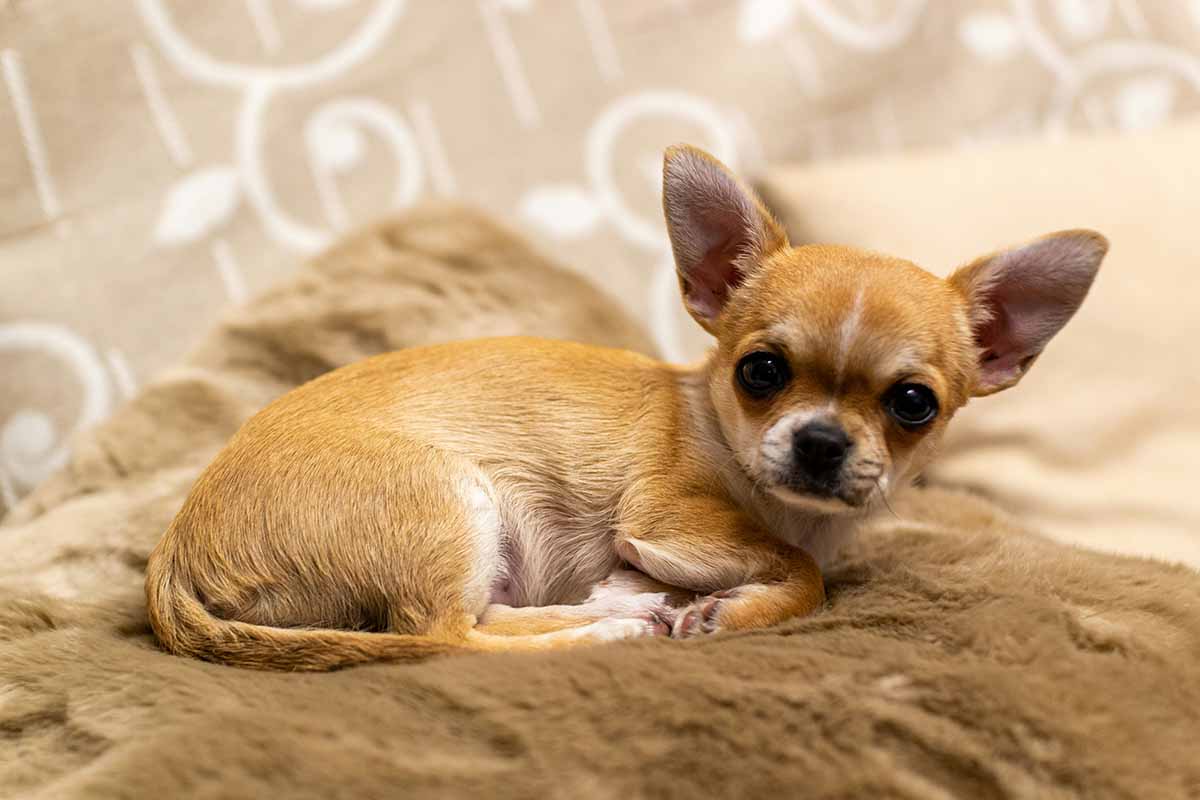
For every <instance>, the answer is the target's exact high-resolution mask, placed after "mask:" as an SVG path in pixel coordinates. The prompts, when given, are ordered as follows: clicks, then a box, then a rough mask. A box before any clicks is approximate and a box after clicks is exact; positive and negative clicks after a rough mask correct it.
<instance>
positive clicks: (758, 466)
mask: <svg viewBox="0 0 1200 800" xmlns="http://www.w3.org/2000/svg"><path fill="white" fill-rule="evenodd" d="M663 207H664V210H665V213H666V219H667V229H668V232H669V234H670V238H671V246H672V248H673V250H674V254H675V262H676V266H677V269H678V273H679V283H680V287H681V289H682V292H683V297H684V302H685V304H686V305H687V308H688V311H689V312H690V313H691V314H692V316H693V317H694V318H695V319H696V321H697V322H699V323H700V325H702V326H703V327H704V328H705V329H706V330H707V331H709V332H710V333H712V334H713V335H714V336H716V337H717V347H716V350H715V353H714V355H713V358H712V360H711V362H710V365H711V371H710V379H709V391H710V394H711V396H712V400H713V404H714V407H715V408H716V412H717V416H718V419H719V423H720V426H721V430H722V432H723V434H724V436H725V438H726V440H727V442H728V443H729V446H730V447H731V448H732V450H733V452H734V455H735V456H736V457H737V460H738V462H739V464H740V465H741V467H742V469H743V470H744V471H745V472H746V474H747V475H748V476H749V477H750V478H751V480H753V481H754V482H755V483H756V484H757V485H758V486H759V487H760V488H762V489H764V490H765V491H768V492H770V493H771V494H773V495H775V496H776V497H778V498H779V499H780V500H782V501H784V502H785V503H787V504H789V505H794V506H799V507H804V508H809V509H812V510H816V511H822V512H840V511H851V510H854V509H860V508H864V507H866V506H868V505H869V504H870V503H871V501H872V500H873V499H875V498H876V497H879V496H880V495H882V494H884V493H886V492H887V491H888V490H889V489H890V488H892V487H894V486H897V485H900V484H902V483H904V482H906V481H908V480H911V479H912V478H913V477H914V476H915V475H916V474H917V472H918V471H919V470H920V469H921V468H922V467H923V466H924V465H925V464H926V463H927V462H928V460H929V458H930V457H931V455H932V453H933V450H934V448H935V447H936V445H937V442H938V440H939V439H940V438H941V436H942V434H943V432H944V431H945V428H946V424H947V422H949V420H950V418H951V417H953V416H954V413H955V412H956V411H957V410H958V409H959V408H960V407H961V406H963V405H964V404H965V403H966V402H967V400H968V399H969V398H970V397H972V396H982V395H987V394H991V393H993V392H997V391H1000V390H1001V389H1006V388H1008V387H1010V386H1012V385H1014V384H1016V383H1017V381H1019V380H1020V379H1021V377H1022V376H1023V375H1024V374H1025V372H1026V371H1027V370H1028V369H1029V367H1030V366H1031V365H1032V363H1033V362H1034V360H1035V359H1036V358H1037V357H1038V355H1039V354H1040V353H1041V352H1042V349H1043V348H1044V347H1045V346H1046V344H1047V342H1049V341H1050V339H1051V337H1053V336H1054V335H1055V334H1056V333H1057V332H1058V331H1059V330H1060V329H1061V328H1062V326H1063V325H1064V324H1066V322H1067V320H1069V319H1070V318H1071V316H1072V315H1073V314H1074V313H1075V311H1076V309H1077V308H1078V307H1079V305H1080V303H1081V302H1083V298H1084V296H1085V295H1086V294H1087V292H1088V289H1089V288H1090V286H1091V284H1092V280H1093V278H1094V277H1095V274H1096V271H1097V269H1098V268H1099V266H1100V261H1101V259H1102V258H1103V257H1104V254H1105V252H1106V250H1107V248H1108V243H1107V242H1106V241H1105V239H1104V237H1102V236H1100V235H1099V234H1097V233H1093V232H1091V231H1083V230H1076V231H1064V232H1061V233H1055V234H1050V235H1049V236H1044V237H1042V238H1040V239H1035V240H1033V241H1031V242H1029V243H1026V244H1024V245H1020V246H1018V247H1015V248H1012V249H1009V250H1004V251H1001V252H998V253H993V254H991V255H988V256H984V257H983V258H980V259H977V260H976V261H974V262H972V263H970V264H968V265H967V266H965V267H962V268H961V269H959V270H958V271H957V272H955V273H954V274H953V275H951V276H950V277H949V278H947V279H945V280H943V279H941V278H938V277H936V276H934V275H932V274H930V273H928V272H926V271H925V270H923V269H921V268H920V267H918V266H916V265H915V264H912V263H910V262H908V261H904V260H902V259H899V258H891V257H888V256H883V255H878V254H875V253H869V252H865V251H862V250H856V249H854V248H851V247H835V246H823V245H807V246H802V247H792V246H790V245H789V243H788V240H787V236H786V234H785V233H784V232H783V230H782V228H780V226H779V224H778V223H777V222H776V221H775V220H774V219H773V218H772V217H771V215H770V213H769V212H768V211H767V210H766V209H765V208H764V207H763V205H762V203H761V202H759V200H758V199H757V198H756V197H755V196H754V194H753V193H752V192H750V191H749V190H748V189H746V188H745V187H744V186H743V185H742V184H741V183H740V182H739V181H738V180H737V179H736V178H735V177H734V176H733V175H732V174H731V173H730V172H729V171H728V170H727V169H726V168H725V167H724V166H723V165H722V164H721V163H720V162H718V161H717V160H715V159H714V158H712V157H711V156H709V155H708V154H706V153H704V152H702V151H700V150H697V149H695V148H691V147H676V148H671V149H670V150H668V151H667V154H666V159H665V163H664V170H663Z"/></svg>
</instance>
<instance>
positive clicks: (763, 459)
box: [755, 402, 835, 480]
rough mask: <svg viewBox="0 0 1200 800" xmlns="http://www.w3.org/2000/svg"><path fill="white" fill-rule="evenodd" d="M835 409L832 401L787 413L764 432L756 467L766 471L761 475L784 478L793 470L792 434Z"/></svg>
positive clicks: (830, 413) (829, 414)
mask: <svg viewBox="0 0 1200 800" xmlns="http://www.w3.org/2000/svg"><path fill="white" fill-rule="evenodd" d="M834 410H835V407H834V404H833V403H832V402H831V403H829V404H827V405H825V406H822V407H820V408H804V409H800V410H798V411H793V412H791V413H790V414H785V415H783V416H782V417H780V418H779V419H778V420H776V421H775V423H774V424H773V425H771V427H770V428H767V431H766V433H764V434H763V437H762V443H761V444H760V445H759V451H758V459H759V460H758V463H757V464H756V465H755V467H756V469H757V470H759V471H760V473H761V472H763V471H764V468H765V473H766V474H762V475H761V477H772V478H775V479H779V480H782V479H784V478H786V477H787V475H789V474H790V473H791V471H792V459H793V453H792V435H793V434H794V433H795V432H796V431H798V430H800V428H802V427H804V426H805V425H807V424H808V423H810V422H812V421H813V420H815V419H817V418H819V417H826V416H831V415H832V414H833V412H834Z"/></svg>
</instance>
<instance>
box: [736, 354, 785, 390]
mask: <svg viewBox="0 0 1200 800" xmlns="http://www.w3.org/2000/svg"><path fill="white" fill-rule="evenodd" d="M790 377H791V372H790V371H789V370H788V365H787V361H786V360H785V359H784V358H783V356H779V355H776V354H775V353H767V352H757V353H751V354H750V355H748V356H745V357H744V358H743V359H742V360H741V361H739V362H738V366H737V379H738V383H740V384H741V386H742V388H743V389H745V390H746V392H747V394H751V395H753V396H755V397H765V396H767V395H769V394H771V393H772V392H777V391H779V390H780V389H782V388H783V386H784V384H786V383H787V382H788V379H789V378H790Z"/></svg>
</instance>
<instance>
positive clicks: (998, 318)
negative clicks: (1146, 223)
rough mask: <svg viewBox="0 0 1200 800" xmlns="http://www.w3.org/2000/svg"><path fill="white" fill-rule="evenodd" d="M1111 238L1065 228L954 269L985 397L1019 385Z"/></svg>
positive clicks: (1071, 310) (1069, 312) (978, 388)
mask: <svg viewBox="0 0 1200 800" xmlns="http://www.w3.org/2000/svg"><path fill="white" fill-rule="evenodd" d="M1106 252H1108V240H1107V239H1105V238H1104V237H1103V236H1101V235H1100V234H1098V233H1096V232H1095V231H1087V230H1073V231H1060V232H1059V233H1052V234H1049V235H1048V236H1043V237H1041V238H1040V239H1035V240H1033V241H1032V242H1029V243H1027V244H1023V245H1020V246H1018V247H1014V248H1011V249H1009V250H1003V251H1001V252H999V253H995V254H993V255H990V256H985V257H983V258H980V259H977V260H976V261H973V262H972V263H970V264H968V265H967V266H965V267H962V268H961V269H959V270H958V271H957V272H955V273H954V274H953V275H951V276H950V283H951V285H952V286H954V287H955V288H956V289H958V291H959V292H960V293H961V294H962V295H963V296H964V297H965V298H966V300H967V304H968V307H969V312H968V313H969V316H970V322H971V327H972V329H973V331H974V334H975V345H976V347H978V348H979V373H978V379H977V381H976V384H975V389H974V394H975V396H977V397H980V396H983V395H988V394H992V393H993V392H998V391H1000V390H1001V389H1007V388H1008V387H1010V386H1012V385H1014V384H1015V383H1016V382H1017V381H1019V380H1021V378H1022V377H1023V376H1024V375H1025V373H1026V371H1028V369H1029V367H1030V366H1031V365H1032V364H1033V362H1034V360H1036V359H1037V357H1038V356H1039V355H1040V354H1041V352H1042V348H1044V347H1045V346H1046V344H1047V343H1048V342H1049V341H1050V339H1051V338H1052V337H1053V336H1054V334H1056V333H1058V332H1059V331H1060V330H1061V329H1062V327H1063V325H1066V324H1067V320H1069V319H1070V318H1071V317H1072V316H1073V315H1074V314H1075V312H1076V310H1078V309H1079V305H1080V304H1081V303H1082V302H1083V298H1084V297H1086V296H1087V293H1088V289H1090V288H1091V286H1092V280H1093V279H1094V278H1095V277H1096V271H1097V270H1098V269H1099V268H1100V262H1101V260H1103V258H1104V254H1105V253H1106Z"/></svg>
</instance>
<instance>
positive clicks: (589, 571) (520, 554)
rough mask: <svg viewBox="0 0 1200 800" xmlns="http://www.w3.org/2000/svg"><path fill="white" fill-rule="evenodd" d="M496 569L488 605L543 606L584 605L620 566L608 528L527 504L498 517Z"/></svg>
mask: <svg viewBox="0 0 1200 800" xmlns="http://www.w3.org/2000/svg"><path fill="white" fill-rule="evenodd" d="M501 517H502V520H503V522H502V525H501V537H502V541H501V564H500V570H499V571H498V573H497V574H496V578H495V580H494V581H493V582H492V593H491V602H493V603H503V604H504V605H510V606H546V605H557V604H562V603H577V602H581V601H583V600H584V599H585V598H586V597H587V595H588V592H589V591H591V588H592V587H593V586H595V585H596V584H597V583H598V582H600V581H601V580H603V579H604V578H605V577H607V576H608V575H609V574H610V573H611V572H612V571H613V570H614V569H615V568H616V567H617V565H618V564H619V563H620V559H619V558H618V556H617V554H616V551H615V549H614V548H613V530H612V526H611V524H609V523H608V521H607V520H606V519H604V518H603V516H602V515H600V518H597V517H596V516H594V515H580V516H577V515H572V514H570V513H567V512H564V511H561V510H555V509H550V508H546V507H543V506H539V505H537V504H532V503H520V502H516V503H511V504H509V505H507V506H506V507H505V508H503V509H502V513H501Z"/></svg>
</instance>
